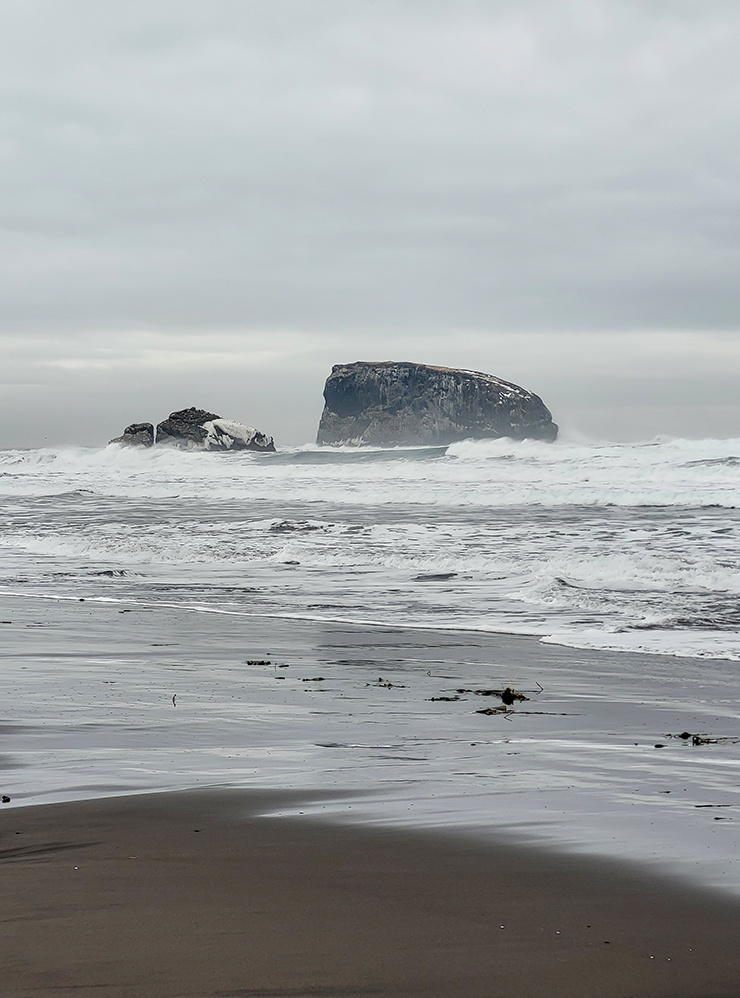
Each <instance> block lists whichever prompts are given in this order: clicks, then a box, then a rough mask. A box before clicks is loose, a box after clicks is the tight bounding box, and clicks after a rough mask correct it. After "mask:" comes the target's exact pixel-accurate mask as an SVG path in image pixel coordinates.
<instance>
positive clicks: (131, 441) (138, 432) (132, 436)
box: [108, 423, 154, 447]
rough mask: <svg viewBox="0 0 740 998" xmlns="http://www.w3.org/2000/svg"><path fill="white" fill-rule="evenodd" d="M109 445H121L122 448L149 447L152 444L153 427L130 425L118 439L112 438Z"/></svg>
mask: <svg viewBox="0 0 740 998" xmlns="http://www.w3.org/2000/svg"><path fill="white" fill-rule="evenodd" d="M108 443H109V444H123V446H124V447H151V446H152V444H153V443H154V427H153V426H152V424H151V423H132V424H131V426H127V427H126V429H125V430H124V431H123V435H122V436H120V437H114V438H113V439H112V440H109V441H108Z"/></svg>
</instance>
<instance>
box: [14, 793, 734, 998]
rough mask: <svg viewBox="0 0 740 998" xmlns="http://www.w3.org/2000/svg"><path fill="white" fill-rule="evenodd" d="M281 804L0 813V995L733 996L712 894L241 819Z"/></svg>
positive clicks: (505, 849) (396, 838) (398, 838)
mask: <svg viewBox="0 0 740 998" xmlns="http://www.w3.org/2000/svg"><path fill="white" fill-rule="evenodd" d="M286 801H287V795H285V794H279V793H274V794H270V793H247V792H243V791H193V792H186V793H177V794H154V795H146V796H134V797H129V798H114V799H101V800H92V801H84V802H78V803H67V804H55V805H44V806H39V807H29V808H23V809H21V810H14V811H10V810H9V811H5V812H3V813H2V817H1V818H0V822H1V824H0V827H1V828H2V845H1V852H0V859H1V860H2V863H1V876H2V889H1V890H0V909H1V910H2V915H1V917H2V922H3V933H2V942H1V943H0V946H1V947H2V967H3V970H2V994H3V995H4V996H7V998H21V996H22V998H36V996H41V995H50V996H51V995H54V996H57V998H67V996H72V995H74V996H80V995H87V994H90V995H93V994H94V995H96V996H110V998H170V996H172V998H175V996H207V995H208V996H210V995H213V996H216V995H218V996H222V998H225V996H236V995H251V996H257V995H264V996H268V995H269V996H276V995H281V996H293V998H302V996H306V998H308V996H317V995H320V996H337V998H338V996H345V995H347V996H350V995H414V996H422V998H425V996H428V998H432V996H435V998H436V996H440V998H441V996H453V995H464V996H476V998H477V996H481V998H483V996H498V995H501V996H511V998H518V996H530V998H539V996H544V995H548V996H563V998H565V996H568V998H570V996H579V998H581V996H583V998H590V996H593V998H610V996H614V998H621V996H627V995H629V996H633V998H637V996H643V995H644V996H666V998H668V996H670V998H684V996H686V998H689V996H696V998H710V996H720V995H737V994H738V993H740V947H738V945H737V940H738V939H739V938H740V905H735V904H732V903H731V902H729V901H728V900H726V899H722V898H720V897H719V896H715V895H712V894H710V893H703V892H697V891H689V890H687V889H685V888H683V887H680V886H678V885H676V884H675V883H671V882H670V881H669V880H666V879H660V878H654V877H649V876H647V875H645V874H644V873H642V872H640V871H639V870H637V869H633V868H630V867H627V866H620V865H617V864H612V863H603V862H600V861H597V860H591V859H585V858H576V857H572V856H565V855H562V854H558V853H555V852H546V851H543V850H531V849H528V848H526V847H517V846H512V845H508V844H505V843H502V844H499V845H495V844H487V845H486V844H483V843H474V842H470V841H465V840H462V839H460V838H446V837H444V836H440V835H434V834H431V833H418V832H411V831H405V832H399V831H392V832H391V831H388V830H385V831H382V830H378V829H371V828H357V827H354V828H347V827H337V826H329V825H325V824H321V823H318V822H316V821H307V820H300V819H292V820H291V819H270V818H260V817H255V815H258V814H259V813H260V811H264V810H267V809H270V808H273V807H275V806H276V805H278V804H279V803H280V802H286ZM501 926H503V928H502V927H501Z"/></svg>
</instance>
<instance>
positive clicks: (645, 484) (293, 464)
mask: <svg viewBox="0 0 740 998" xmlns="http://www.w3.org/2000/svg"><path fill="white" fill-rule="evenodd" d="M739 452H740V441H738V440H724V441H720V440H705V441H690V440H673V441H667V442H660V441H653V442H650V443H643V444H599V445H593V444H588V445H587V444H583V443H567V442H562V443H555V444H545V443H542V442H539V441H527V440H525V441H519V442H517V441H512V440H492V441H463V442H461V443H457V444H451V445H450V446H448V447H446V448H441V447H440V448H392V449H388V450H383V449H380V448H348V447H345V448H318V447H315V446H305V447H299V448H291V449H285V450H283V451H279V452H278V453H276V454H265V455H262V454H252V453H249V452H240V453H238V454H208V453H201V452H189V451H178V450H171V449H168V448H152V449H141V450H139V449H134V448H121V447H119V446H117V445H112V446H109V447H106V448H102V449H98V450H94V449H82V448H77V449H68V450H57V451H54V450H40V451H5V452H0V472H1V473H2V475H3V477H2V479H1V480H0V481H1V483H2V485H1V487H0V498H1V497H2V495H3V494H4V495H6V496H17V495H29V496H31V495H42V494H45V495H56V494H60V493H64V492H73V491H77V490H80V489H82V488H87V489H90V488H92V489H93V490H94V491H95V492H96V493H98V494H100V495H103V496H111V497H129V498H156V497H160V498H169V497H187V498H189V499H191V500H199V501H203V500H207V499H219V500H234V501H237V500H245V499H255V500H261V501H264V502H268V501H270V500H276V501H281V502H310V503H316V504H321V503H326V502H328V501H330V502H331V503H334V504H344V505H358V504H359V505H372V506H376V507H380V506H385V505H388V504H407V505H415V506H419V505H426V506H431V505H435V506H446V507H464V506H469V507H476V506H477V507H481V508H483V507H504V506H516V505H519V506H526V505H529V506H535V505H538V506H561V505H571V506H576V505H581V506H595V505H617V506H699V507H709V506H720V507H726V508H733V507H735V506H736V505H737V503H738V486H739V485H740V465H738V464H737V463H736V455H737V454H738V453H739Z"/></svg>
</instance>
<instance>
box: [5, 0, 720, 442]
mask: <svg viewBox="0 0 740 998" xmlns="http://www.w3.org/2000/svg"><path fill="white" fill-rule="evenodd" d="M739 52H740V4H738V2H737V0H727V2H723V0H703V2H697V0H685V2H683V0H634V2H630V0H577V2H575V0H574V2H569V0H198V2H192V0H105V2H101V0H0V91H1V101H0V170H1V171H2V180H1V183H0V217H1V219H2V228H1V233H0V248H1V252H2V261H1V266H0V284H1V289H0V291H1V297H0V302H1V303H0V322H1V325H0V350H1V351H2V368H0V446H34V445H38V444H41V443H49V444H57V443H64V442H67V443H86V444H94V443H99V442H104V441H105V440H106V439H107V438H108V437H109V436H112V435H114V434H116V433H119V432H120V431H121V430H122V429H123V427H124V425H125V424H126V423H128V422H131V421H133V420H152V421H154V422H156V421H157V420H159V419H162V418H164V416H166V415H167V413H168V412H169V411H170V410H171V409H174V408H182V407H184V406H188V405H198V406H203V407H206V408H210V409H213V410H214V411H216V412H219V413H221V414H222V415H226V416H230V417H233V418H236V419H240V420H242V421H244V422H248V423H251V424H253V425H257V426H258V427H259V428H261V429H263V430H265V431H266V432H269V433H273V434H274V435H275V436H276V439H277V442H278V443H280V442H285V443H290V442H303V441H307V440H309V439H311V438H313V436H314V435H315V431H316V423H317V420H318V416H319V413H320V409H321V404H322V398H321V391H322V388H323V382H324V379H325V378H326V376H327V375H328V373H329V370H330V368H331V365H332V364H333V363H337V362H344V361H352V360H356V359H407V360H417V361H421V362H428V363H443V364H449V365H452V366H465V367H473V368H476V369H479V370H485V371H489V372H491V373H493V374H496V375H499V376H501V377H503V378H506V379H508V380H512V381H517V382H518V383H520V384H523V385H524V386H525V387H527V388H530V389H532V390H534V391H536V392H537V393H538V394H540V395H541V396H542V397H543V398H544V400H545V402H546V403H547V404H548V405H549V406H550V408H551V409H552V410H553V413H554V415H555V418H556V419H557V420H558V421H559V422H561V423H562V424H563V425H564V427H565V428H566V431H567V432H569V433H572V434H582V435H585V436H589V437H611V438H616V439H629V438H635V437H651V436H653V435H654V434H657V433H662V434H673V435H692V436H701V435H718V436H738V437H740V392H738V384H739V383H740V333H739V332H738V330H739V329H740V321H739V318H738V317H739V315H740V252H739V251H740V210H739V209H740V197H739V192H740V169H739V165H740V164H739V163H738V160H739V159H740V59H739V58H738V53H739Z"/></svg>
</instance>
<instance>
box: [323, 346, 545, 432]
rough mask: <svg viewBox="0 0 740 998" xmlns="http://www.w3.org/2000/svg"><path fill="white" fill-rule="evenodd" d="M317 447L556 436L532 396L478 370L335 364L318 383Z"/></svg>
mask: <svg viewBox="0 0 740 998" xmlns="http://www.w3.org/2000/svg"><path fill="white" fill-rule="evenodd" d="M324 400H325V403H326V404H325V406H324V411H323V413H322V415H321V422H320V423H319V431H318V434H317V438H316V440H317V443H319V444H369V445H372V446H378V447H394V446H403V445H429V444H450V443H454V442H455V441H456V440H465V439H470V438H472V439H486V438H489V439H491V438H492V439H495V438H497V437H512V438H513V439H515V440H523V439H526V438H531V439H535V440H548V441H551V440H555V438H556V437H557V434H558V427H557V425H556V424H555V423H553V421H552V414H551V413H550V410H549V409H548V408H547V406H546V405H545V403H544V402H543V401H542V399H541V398H540V397H539V396H538V395H534V394H533V393H532V392H529V391H527V390H526V389H525V388H520V386H519V385H514V384H512V383H511V382H509V381H502V380H501V378H496V377H494V376H493V375H492V374H483V373H481V372H480V371H466V370H458V369H456V368H450V367H433V366H431V365H428V364H411V363H407V362H396V361H381V362H378V363H372V362H368V361H357V362H356V363H354V364H336V365H335V366H334V367H333V368H332V372H331V374H330V376H329V377H328V378H327V381H326V386H325V387H324Z"/></svg>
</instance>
